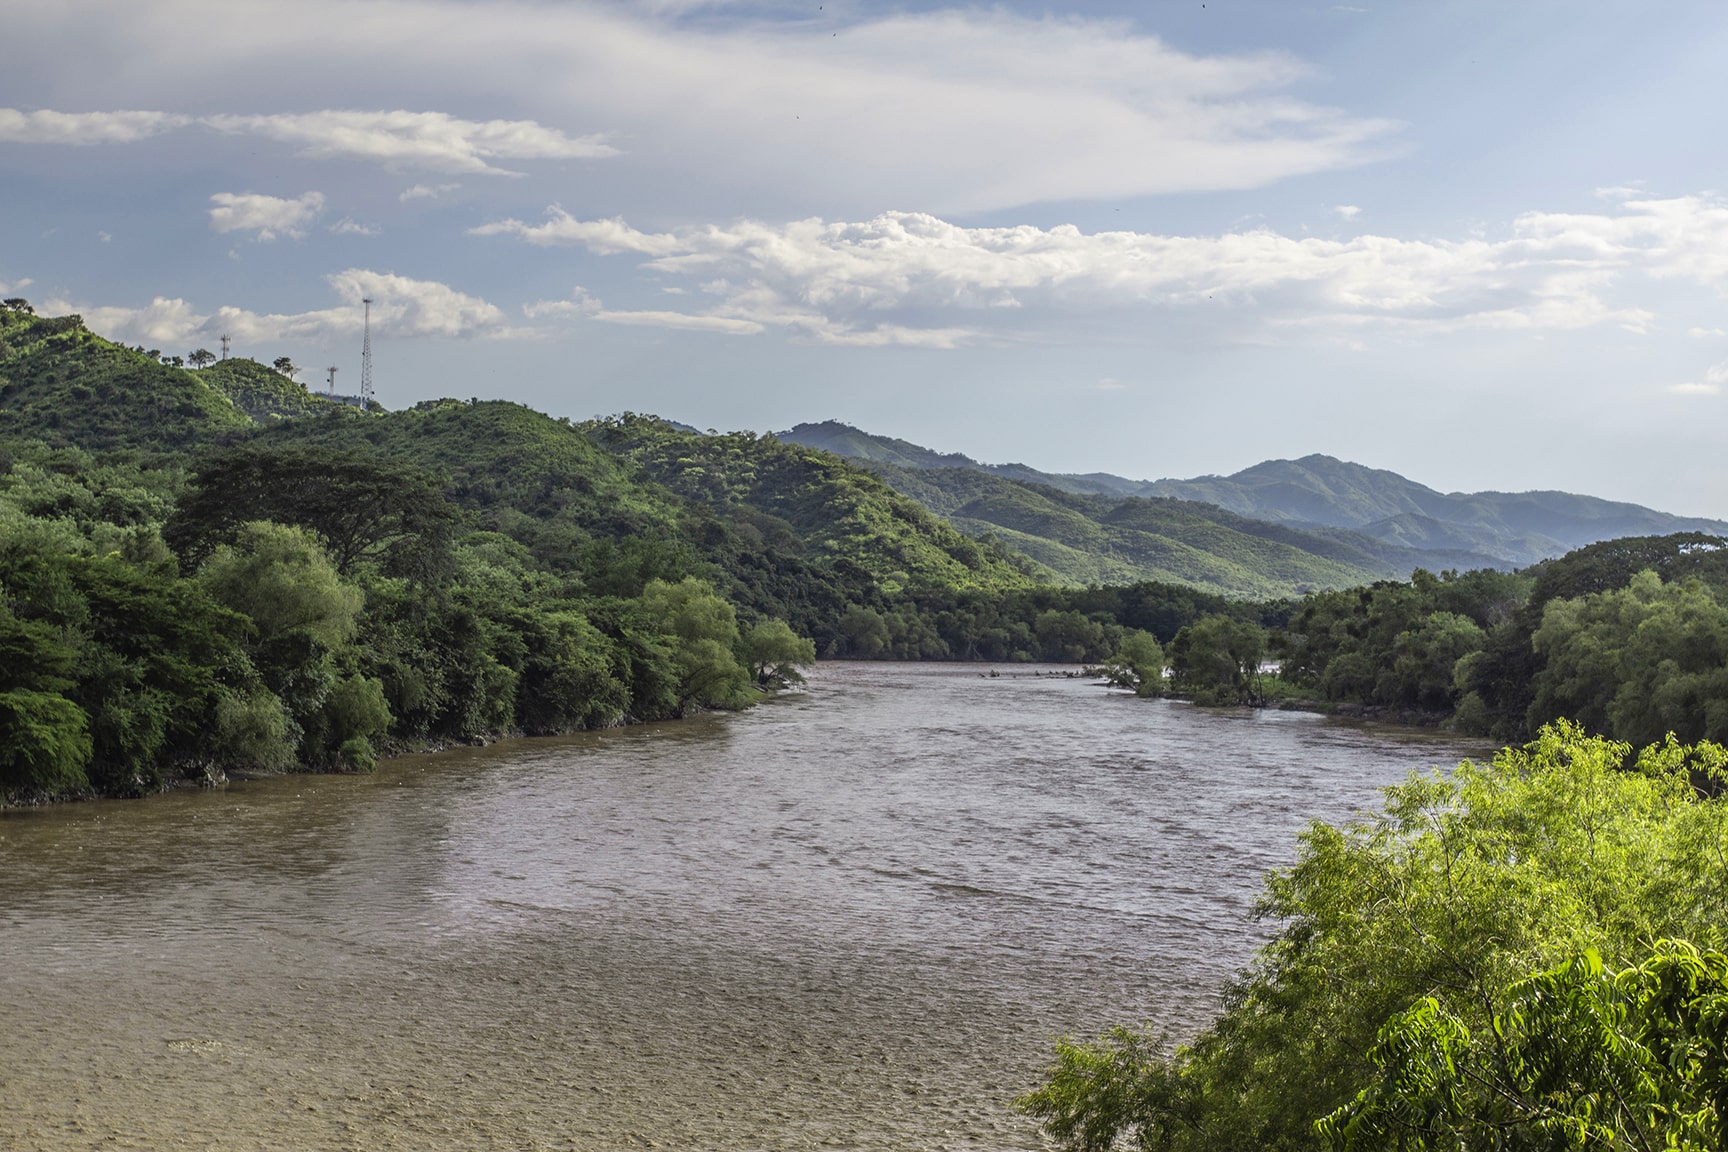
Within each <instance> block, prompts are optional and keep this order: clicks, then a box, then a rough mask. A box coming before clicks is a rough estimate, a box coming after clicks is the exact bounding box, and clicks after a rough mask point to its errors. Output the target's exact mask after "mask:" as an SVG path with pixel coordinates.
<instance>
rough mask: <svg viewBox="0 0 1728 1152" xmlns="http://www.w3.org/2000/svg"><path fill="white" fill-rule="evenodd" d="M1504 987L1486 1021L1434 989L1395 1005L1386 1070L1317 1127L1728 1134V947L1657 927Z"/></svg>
mask: <svg viewBox="0 0 1728 1152" xmlns="http://www.w3.org/2000/svg"><path fill="white" fill-rule="evenodd" d="M1503 998H1504V999H1505V1000H1506V1001H1507V1002H1508V1004H1509V1007H1508V1008H1507V1009H1506V1011H1504V1012H1503V1013H1501V1014H1499V1015H1496V1016H1495V1018H1494V1022H1493V1027H1492V1029H1491V1030H1489V1031H1487V1032H1476V1033H1472V1031H1471V1029H1470V1027H1469V1026H1468V1025H1467V1024H1466V1023H1465V1022H1464V1021H1463V1020H1462V1019H1461V1018H1459V1017H1458V1016H1457V1015H1455V1014H1454V1013H1452V1012H1449V1011H1447V1010H1446V1009H1445V1008H1443V1007H1442V1006H1441V1004H1440V1002H1439V1000H1437V999H1436V998H1434V997H1432V996H1428V997H1424V998H1423V999H1422V1000H1420V1001H1418V1002H1417V1003H1416V1004H1415V1005H1414V1006H1413V1007H1411V1008H1410V1009H1409V1010H1407V1011H1405V1012H1402V1013H1400V1014H1398V1015H1396V1016H1394V1017H1393V1018H1392V1019H1391V1020H1390V1021H1388V1022H1387V1024H1386V1026H1385V1027H1384V1028H1382V1029H1381V1031H1380V1036H1379V1039H1378V1041H1377V1043H1376V1044H1375V1045H1374V1048H1373V1050H1372V1051H1370V1052H1369V1054H1368V1057H1369V1060H1370V1062H1371V1063H1372V1064H1373V1065H1374V1067H1375V1069H1376V1070H1377V1073H1378V1074H1377V1075H1376V1076H1375V1077H1374V1079H1373V1081H1372V1082H1371V1083H1370V1084H1369V1085H1368V1086H1367V1087H1365V1088H1364V1089H1362V1091H1361V1092H1359V1093H1357V1095H1356V1098H1355V1099H1354V1100H1352V1101H1351V1102H1350V1103H1348V1104H1346V1105H1345V1106H1343V1107H1342V1108H1339V1109H1338V1110H1336V1111H1335V1112H1333V1113H1332V1114H1330V1115H1329V1116H1326V1117H1324V1118H1323V1119H1321V1120H1320V1121H1319V1123H1318V1124H1316V1126H1315V1128H1316V1131H1317V1133H1318V1134H1319V1135H1320V1136H1321V1137H1322V1138H1323V1139H1324V1140H1325V1141H1326V1142H1327V1143H1328V1144H1330V1145H1331V1146H1332V1147H1333V1148H1334V1149H1337V1150H1338V1152H1357V1150H1360V1152H1379V1150H1380V1149H1400V1150H1403V1152H1429V1150H1433V1152H1441V1150H1442V1149H1444V1150H1445V1152H1454V1150H1457V1149H1477V1148H1481V1149H1490V1148H1494V1149H1498V1148H1531V1149H1537V1148H1557V1149H1558V1148H1601V1149H1604V1150H1612V1149H1628V1150H1631V1149H1641V1150H1649V1152H1654V1150H1656V1149H1697V1150H1698V1152H1703V1150H1705V1149H1715V1148H1721V1147H1723V1144H1724V1141H1725V1140H1728V955H1724V954H1723V953H1721V952H1702V953H1701V952H1699V950H1698V949H1696V948H1694V947H1693V946H1692V945H1691V944H1689V943H1687V942H1685V941H1680V940H1658V941H1657V942H1656V943H1655V945H1654V947H1653V948H1652V949H1651V953H1650V955H1649V957H1648V958H1647V959H1645V960H1644V961H1643V963H1641V964H1637V965H1634V966H1630V967H1627V968H1625V969H1623V970H1621V971H1619V972H1614V971H1612V970H1610V969H1609V968H1607V967H1606V966H1605V965H1604V964H1603V962H1602V957H1601V955H1600V954H1599V953H1597V952H1596V951H1594V950H1588V951H1586V952H1584V953H1583V954H1581V955H1579V956H1575V957H1573V958H1571V959H1569V960H1567V961H1565V962H1564V963H1562V964H1560V965H1558V966H1557V967H1554V968H1551V969H1549V970H1547V971H1544V972H1538V973H1536V974H1535V975H1533V976H1529V977H1527V978H1526V979H1524V980H1521V981H1519V982H1518V983H1516V984H1514V985H1513V986H1511V987H1510V988H1508V989H1507V990H1506V992H1505V993H1504V997H1503Z"/></svg>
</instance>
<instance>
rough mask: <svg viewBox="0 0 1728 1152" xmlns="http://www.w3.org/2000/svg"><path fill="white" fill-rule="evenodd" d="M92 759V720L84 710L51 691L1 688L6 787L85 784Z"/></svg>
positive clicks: (0, 776) (0, 748)
mask: <svg viewBox="0 0 1728 1152" xmlns="http://www.w3.org/2000/svg"><path fill="white" fill-rule="evenodd" d="M89 762H90V729H89V718H88V717H87V716H86V715H85V714H84V710H83V709H82V708H79V707H78V706H77V705H76V704H74V703H72V701H70V700H68V699H66V698H65V697H64V696H58V695H54V694H52V693H48V692H31V691H27V690H14V691H11V692H0V788H9V789H10V788H28V789H39V790H41V791H44V792H60V791H64V790H67V789H72V788H83V787H86V786H87V785H88V783H89V781H88V780H87V779H86V777H85V775H84V767H85V765H87V764H88V763H89Z"/></svg>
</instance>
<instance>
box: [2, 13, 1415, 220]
mask: <svg viewBox="0 0 1728 1152" xmlns="http://www.w3.org/2000/svg"><path fill="white" fill-rule="evenodd" d="M674 3H675V4H676V3H677V0H674ZM141 7H142V9H144V10H137V9H124V8H117V7H115V6H114V5H112V3H111V2H104V0H62V2H60V3H56V4H54V5H38V6H35V7H33V8H32V9H31V10H30V11H29V12H27V13H26V14H25V17H24V19H23V21H22V26H21V27H20V24H19V23H18V22H17V21H13V22H12V23H11V24H10V27H12V28H19V40H20V41H21V42H22V41H29V40H35V41H37V42H53V41H54V40H57V39H58V38H60V37H71V36H73V35H79V36H91V35H93V36H95V37H97V38H98V39H99V41H100V47H101V49H102V51H98V52H81V53H79V54H78V58H77V59H75V60H73V61H70V62H68V63H67V64H66V66H61V67H57V70H56V71H55V72H53V73H51V74H49V73H46V72H45V70H44V71H42V73H41V74H42V85H41V86H39V87H41V89H42V90H43V91H45V92H53V91H56V90H58V91H65V92H73V91H77V92H79V93H80V96H81V98H88V94H89V93H92V92H103V91H106V92H115V93H118V92H133V91H140V90H149V91H181V90H184V85H185V84H186V79H185V75H184V65H183V63H182V60H181V57H182V56H183V53H184V49H185V43H184V39H183V37H182V36H181V34H180V31H179V30H180V29H184V28H187V27H196V28H198V29H199V44H200V50H201V53H202V58H203V59H204V60H206V61H216V62H219V63H217V64H216V65H215V67H217V68H219V70H220V75H221V76H222V77H225V78H228V79H229V80H230V82H232V83H236V84H237V83H239V82H240V80H241V78H242V77H244V79H245V81H246V83H247V87H248V90H249V91H274V90H294V89H295V87H296V86H297V85H300V84H303V83H304V80H303V78H304V76H306V75H307V74H310V73H315V74H316V75H318V76H320V77H327V78H332V80H333V82H335V83H340V82H341V81H340V79H339V78H340V77H342V76H344V75H351V76H356V77H364V83H365V84H366V85H367V88H368V90H373V91H377V90H402V91H415V90H419V89H420V88H422V87H423V86H424V85H425V84H426V82H427V78H428V77H436V78H437V83H438V86H439V87H438V90H439V91H440V93H441V96H440V99H442V100H448V101H450V102H451V103H452V104H453V105H455V106H459V107H464V108H472V107H496V106H498V104H499V102H500V98H501V94H505V93H508V94H511V97H510V98H511V99H513V100H516V101H531V107H532V108H533V114H534V116H535V117H536V119H534V120H489V121H468V120H455V119H453V118H451V117H449V116H447V115H444V114H440V113H408V112H392V113H383V112H315V113H284V114H274V115H236V114H223V115H218V116H211V117H207V118H205V120H204V122H205V123H207V124H210V125H212V126H214V127H217V128H221V129H224V130H234V131H245V132H248V133H260V134H264V135H268V136H271V137H273V138H275V139H280V140H283V141H286V142H289V143H293V144H295V145H297V146H298V147H300V148H302V149H304V150H305V151H306V152H308V153H309V154H312V155H322V156H334V155H341V156H363V157H367V158H370V159H375V160H380V161H384V162H389V163H393V164H397V165H399V166H404V167H406V166H414V167H420V168H425V169H429V170H434V171H446V172H498V171H502V170H504V168H505V167H507V162H508V161H509V160H511V159H527V158H568V157H598V156H605V155H610V154H611V153H612V151H613V144H612V143H610V142H609V141H629V144H630V152H631V155H632V158H633V159H632V163H633V164H634V165H635V166H637V168H638V169H639V170H640V171H641V172H643V173H644V174H650V175H652V176H654V177H657V178H658V180H657V183H660V184H661V186H664V184H663V181H664V180H668V179H683V180H689V179H691V178H697V179H699V180H700V181H701V182H702V183H701V184H700V185H697V186H693V187H698V188H699V189H700V191H701V192H702V193H703V194H704V195H706V196H710V197H711V194H712V193H713V192H714V191H715V190H716V189H717V188H721V187H725V188H729V189H732V190H734V191H736V190H740V189H749V190H753V191H754V190H761V189H765V188H771V189H774V190H775V191H776V192H778V193H780V194H782V195H786V196H790V197H793V198H795V199H796V200H798V201H802V202H821V203H826V204H853V205H871V206H875V205H880V204H884V203H901V204H911V205H914V206H917V207H920V208H925V209H929V210H933V211H939V212H967V211H983V210H990V209H996V208H1005V207H1011V206H1016V205H1021V204H1027V203H1031V202H1050V201H1062V200H1069V199H1102V198H1111V199H1120V198H1123V197H1129V196H1138V195H1146V194H1152V193H1160V192H1174V191H1198V190H1206V189H1244V188H1257V187H1263V186H1265V185H1267V184H1269V183H1272V182H1274V181H1277V180H1280V179H1284V178H1287V177H1291V176H1296V175H1302V174H1308V173H1315V172H1323V171H1332V170H1336V169H1338V168H1341V167H1347V166H1350V165H1355V164H1360V163H1363V162H1366V161H1369V160H1373V159H1375V158H1377V157H1379V156H1381V155H1384V154H1386V152H1387V150H1388V145H1387V141H1389V140H1391V139H1392V138H1393V137H1394V136H1395V135H1396V134H1397V132H1398V131H1399V128H1400V126H1399V125H1398V124H1397V123H1395V122H1393V121H1390V120H1386V119H1382V118H1375V117H1369V116H1360V115H1355V114H1352V113H1350V112H1348V111H1344V110H1340V109H1337V108H1332V107H1327V106H1325V105H1322V104H1319V103H1316V102H1314V101H1313V100H1311V99H1306V98H1304V97H1303V96H1302V95H1300V94H1299V93H1297V92H1296V91H1294V89H1295V88H1296V86H1297V85H1301V84H1304V83H1307V82H1308V81H1309V80H1310V79H1312V78H1313V76H1314V74H1313V70H1312V69H1310V68H1309V67H1308V66H1307V65H1306V64H1304V63H1303V62H1302V61H1300V60H1298V59H1296V58H1295V57H1293V56H1290V55H1287V54H1283V53H1276V52H1258V53H1243V54H1237V55H1200V54H1195V53H1191V52H1185V51H1182V50H1179V49H1177V48H1175V47H1172V46H1171V45H1169V44H1167V43H1165V42H1164V41H1162V40H1160V39H1159V38H1157V37H1156V36H1151V35H1147V34H1145V33H1143V32H1141V31H1139V30H1138V29H1137V28H1136V27H1135V25H1134V24H1133V23H1131V22H1128V21H1126V20H1096V19H1086V18H1078V17H1065V16H1052V17H1046V18H1031V17H1026V16H1021V15H1017V14H1014V13H1012V12H1009V11H1006V10H1004V9H1000V8H988V7H984V6H977V7H967V8H963V9H957V10H947V11H927V12H892V11H891V12H888V13H886V14H877V13H876V12H874V11H871V10H870V9H868V8H858V7H851V6H847V7H846V8H845V9H844V10H835V6H832V5H831V6H830V11H829V12H828V13H827V14H826V15H825V16H824V17H822V18H819V19H811V18H809V16H810V13H808V12H805V13H801V14H800V15H802V16H803V17H804V18H784V19H772V18H765V17H764V16H763V15H762V13H761V11H760V6H756V5H753V6H751V7H752V8H753V9H755V11H752V12H750V13H748V14H742V15H740V16H738V17H737V18H734V19H726V20H716V19H698V20H679V19H675V18H670V17H668V16H666V15H661V14H657V13H655V12H652V11H644V10H642V9H641V8H636V9H634V10H632V9H631V8H630V7H628V6H625V5H620V4H608V3H596V2H572V3H561V4H545V3H543V2H540V0H494V2H489V3H486V4H461V3H448V2H444V0H375V2H372V3H368V4H365V5H355V4H352V3H347V2H339V0H302V2H301V3H299V4H297V5H295V9H294V13H293V18H292V19H286V18H285V19H282V20H268V21H266V20H257V19H253V18H250V17H249V16H248V15H247V14H246V13H245V12H244V11H243V10H242V9H241V8H237V7H235V6H233V5H231V4H229V3H226V0H175V7H174V10H175V13H176V18H175V19H174V20H172V21H168V20H163V19H160V18H159V17H153V16H151V15H149V13H148V11H147V10H148V8H149V6H141ZM378 44H387V45H388V46H389V48H388V51H386V52H379V51H377V50H376V48H375V46H376V45H378ZM121 53H124V54H125V59H126V61H127V71H126V83H125V85H124V86H122V85H121V84H120V83H119V82H118V81H116V80H114V79H113V78H112V77H111V76H109V75H106V74H104V73H103V72H102V71H100V70H99V69H98V68H97V66H96V65H94V64H89V63H85V62H84V60H85V59H86V58H89V59H90V60H100V59H103V58H104V57H105V55H109V56H112V55H119V54H121ZM60 63H61V62H57V65H59V64H60ZM23 64H30V66H31V70H30V71H29V72H28V73H20V75H21V76H25V77H26V78H25V79H21V80H20V81H19V83H20V84H23V83H28V82H29V78H33V77H35V76H37V75H38V69H37V68H36V66H35V65H34V64H33V63H31V62H30V61H27V60H20V59H19V54H17V53H8V52H7V51H6V50H5V48H4V47H3V46H0V69H4V68H6V67H7V66H8V65H23ZM549 123H573V124H582V125H592V126H596V127H598V128H603V129H604V130H605V131H606V132H607V133H608V135H607V136H606V137H605V138H602V137H600V136H592V135H589V136H576V137H571V136H565V135H563V134H562V133H561V132H559V131H557V130H555V129H552V128H547V127H544V125H546V124H549ZM856 210H858V211H862V210H863V208H861V207H860V208H858V209H856Z"/></svg>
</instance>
